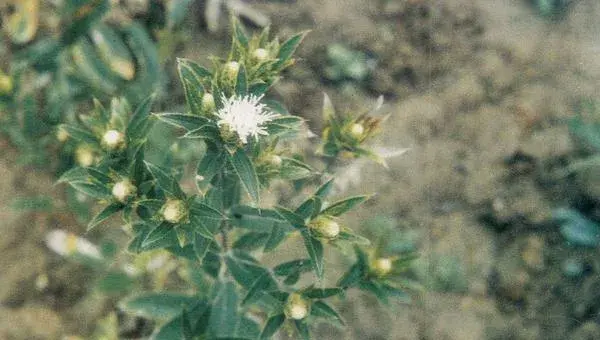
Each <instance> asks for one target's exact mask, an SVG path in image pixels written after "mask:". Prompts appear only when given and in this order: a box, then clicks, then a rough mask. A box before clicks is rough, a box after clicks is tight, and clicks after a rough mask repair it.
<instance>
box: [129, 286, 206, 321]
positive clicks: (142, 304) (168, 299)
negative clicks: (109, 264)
mask: <svg viewBox="0 0 600 340" xmlns="http://www.w3.org/2000/svg"><path fill="white" fill-rule="evenodd" d="M196 299H197V298H195V297H193V296H189V295H183V294H178V293H169V292H162V293H142V294H139V295H136V296H133V297H130V298H127V299H125V300H123V301H121V302H120V303H119V306H120V307H121V309H123V310H125V311H126V312H129V313H133V314H136V315H139V316H143V317H147V318H151V319H168V318H171V317H174V316H176V315H179V314H180V313H181V312H182V311H183V309H184V308H188V307H189V306H190V305H191V304H192V303H193V302H194V301H195V300H196Z"/></svg>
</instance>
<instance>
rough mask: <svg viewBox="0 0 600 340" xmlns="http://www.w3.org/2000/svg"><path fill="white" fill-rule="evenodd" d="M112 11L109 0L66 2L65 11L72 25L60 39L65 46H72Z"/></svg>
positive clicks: (72, 0) (68, 26) (64, 31)
mask: <svg viewBox="0 0 600 340" xmlns="http://www.w3.org/2000/svg"><path fill="white" fill-rule="evenodd" d="M109 9H110V2H109V1H108V0H87V1H81V0H79V1H77V0H71V1H66V3H65V8H64V11H65V12H67V13H68V14H69V19H70V23H69V24H68V25H67V27H66V28H65V29H64V30H63V33H62V36H61V38H60V40H61V42H62V43H63V44H64V45H70V44H72V43H74V42H75V41H77V40H78V39H79V37H81V36H82V35H84V34H86V33H87V32H88V31H89V29H90V27H92V25H94V24H95V23H96V22H98V21H100V19H102V17H103V16H104V14H105V13H107V12H108V11H109Z"/></svg>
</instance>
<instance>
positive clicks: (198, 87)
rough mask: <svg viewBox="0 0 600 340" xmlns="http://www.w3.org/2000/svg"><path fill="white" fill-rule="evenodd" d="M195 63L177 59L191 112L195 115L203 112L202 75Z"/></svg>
mask: <svg viewBox="0 0 600 340" xmlns="http://www.w3.org/2000/svg"><path fill="white" fill-rule="evenodd" d="M195 65H196V64H195V63H194V62H192V61H190V60H187V59H177V72H178V73H179V78H180V80H181V83H182V84H183V90H184V92H185V99H186V102H187V104H188V106H189V109H190V112H191V113H192V114H194V115H200V114H202V96H203V95H204V87H203V86H202V76H201V75H200V74H198V72H197V67H195Z"/></svg>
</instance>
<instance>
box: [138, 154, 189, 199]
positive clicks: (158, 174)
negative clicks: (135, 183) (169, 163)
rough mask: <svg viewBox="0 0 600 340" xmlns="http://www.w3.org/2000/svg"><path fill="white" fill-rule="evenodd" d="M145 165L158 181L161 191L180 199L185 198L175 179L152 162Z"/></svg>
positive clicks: (145, 162)
mask: <svg viewBox="0 0 600 340" xmlns="http://www.w3.org/2000/svg"><path fill="white" fill-rule="evenodd" d="M144 164H146V169H148V171H149V172H150V173H151V174H152V177H154V179H155V180H156V185H157V186H158V187H159V188H160V189H161V190H163V191H164V192H166V193H168V194H170V195H172V196H174V197H177V198H180V199H182V198H184V197H185V194H184V193H183V191H182V190H181V188H180V187H179V183H178V182H177V180H176V179H175V177H173V176H172V175H171V174H169V173H167V172H166V171H165V170H164V169H161V168H159V167H158V166H156V165H154V164H152V163H150V162H147V161H144Z"/></svg>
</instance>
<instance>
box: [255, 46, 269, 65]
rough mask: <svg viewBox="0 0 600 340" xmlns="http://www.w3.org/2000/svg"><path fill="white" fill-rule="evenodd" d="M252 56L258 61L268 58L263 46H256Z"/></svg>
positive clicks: (267, 52)
mask: <svg viewBox="0 0 600 340" xmlns="http://www.w3.org/2000/svg"><path fill="white" fill-rule="evenodd" d="M252 57H253V58H254V59H256V60H258V61H259V62H264V61H266V60H267V59H269V51H267V50H265V49H264V48H257V49H255V50H254V52H252Z"/></svg>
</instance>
